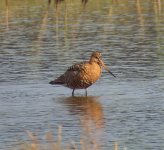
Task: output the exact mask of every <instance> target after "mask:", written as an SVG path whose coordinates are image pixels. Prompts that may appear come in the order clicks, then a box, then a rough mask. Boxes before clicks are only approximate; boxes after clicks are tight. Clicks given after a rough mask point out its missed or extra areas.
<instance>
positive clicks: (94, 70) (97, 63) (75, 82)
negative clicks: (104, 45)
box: [50, 51, 115, 95]
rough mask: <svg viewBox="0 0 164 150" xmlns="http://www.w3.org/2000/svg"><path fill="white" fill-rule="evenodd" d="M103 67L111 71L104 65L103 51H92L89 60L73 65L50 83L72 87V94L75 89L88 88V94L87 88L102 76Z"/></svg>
mask: <svg viewBox="0 0 164 150" xmlns="http://www.w3.org/2000/svg"><path fill="white" fill-rule="evenodd" d="M102 67H104V68H105V69H106V70H107V71H108V72H109V73H111V72H110V71H109V69H107V68H106V66H105V65H104V63H103V61H102V59H101V53H100V52H97V51H96V52H93V53H92V55H91V57H90V60H89V61H86V62H81V63H77V64H74V65H72V66H71V67H69V68H68V69H67V71H66V72H65V73H64V74H63V75H61V76H60V77H58V78H57V79H55V80H53V81H51V82H50V84H59V85H63V86H66V87H68V88H71V89H73V91H72V95H74V90H75V89H86V95H87V88H88V87H89V86H91V85H92V84H93V83H95V82H96V81H97V80H98V79H99V78H100V76H101V72H102ZM111 74H112V73H111ZM112 75H113V74H112ZM113 76H114V75H113ZM114 77H115V76H114Z"/></svg>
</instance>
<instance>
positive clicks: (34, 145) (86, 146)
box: [19, 126, 118, 150]
mask: <svg viewBox="0 0 164 150" xmlns="http://www.w3.org/2000/svg"><path fill="white" fill-rule="evenodd" d="M26 133H27V135H28V137H29V138H30V142H25V143H22V144H21V145H20V147H19V150H101V148H100V147H99V146H98V144H97V143H96V142H95V141H92V142H91V143H90V142H88V141H87V140H86V139H81V140H80V145H77V144H76V143H75V142H74V141H70V142H69V143H65V144H64V145H66V146H63V145H62V127H61V126H59V128H58V136H57V140H56V141H55V140H54V136H53V134H52V132H49V133H47V134H46V135H45V143H46V144H42V143H41V142H40V141H39V140H38V138H37V136H36V135H34V134H33V133H31V132H30V131H26ZM114 150H118V144H117V142H115V143H114Z"/></svg>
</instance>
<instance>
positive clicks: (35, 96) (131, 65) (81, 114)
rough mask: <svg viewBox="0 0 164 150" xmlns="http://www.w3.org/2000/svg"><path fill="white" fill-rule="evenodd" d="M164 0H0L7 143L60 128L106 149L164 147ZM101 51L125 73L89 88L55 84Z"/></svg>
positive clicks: (0, 90) (2, 131)
mask: <svg viewBox="0 0 164 150" xmlns="http://www.w3.org/2000/svg"><path fill="white" fill-rule="evenodd" d="M163 5H164V3H163V2H162V1H158V2H157V1H155V0H154V1H152V0H146V1H144V2H143V1H140V0H137V1H130V2H128V1H121V0H120V1H119V0H118V1H107V0H101V1H100V0H97V1H96V2H93V1H88V3H87V4H86V5H82V4H81V1H70V2H69V1H67V2H62V3H60V4H59V5H58V6H57V7H56V5H55V4H53V3H52V4H50V6H49V7H48V4H47V2H46V1H45V2H43V1H42V2H41V1H39V0H32V1H28V2H27V1H19V0H15V1H8V4H6V3H5V1H4V0H2V2H1V3H0V149H2V150H4V149H12V148H13V147H17V145H18V144H19V143H20V141H27V140H29V139H28V136H27V134H26V132H25V131H26V130H29V131H31V132H34V133H36V134H37V135H38V137H39V139H40V140H41V141H44V138H45V134H46V132H48V131H52V132H53V133H54V135H56V134H57V128H58V125H62V138H63V144H64V143H65V142H67V143H69V141H70V139H72V140H74V141H75V142H77V143H79V141H80V139H81V138H84V139H87V141H96V143H97V145H98V148H99V149H105V150H108V149H113V143H114V142H117V143H118V146H119V148H120V149H134V150H139V149H144V150H146V149H149V150H150V149H158V150H162V149H163V148H164V144H163V143H164V125H163V122H164V102H163V100H164V92H163V91H164V67H163V66H164V61H163V60H164V57H163V56H164V53H163V50H164V42H163V41H164V32H163V31H164V26H163V24H164V19H163V18H164V15H163ZM94 50H99V51H101V52H102V55H103V60H104V62H105V63H106V64H107V66H109V68H110V69H111V71H112V72H113V73H114V74H115V75H116V76H117V78H113V77H112V76H110V75H109V74H108V73H107V72H105V71H103V74H102V77H101V79H100V80H99V81H98V82H97V83H96V84H95V85H93V86H92V87H90V88H89V89H88V95H89V96H88V97H87V98H86V97H84V96H83V95H84V93H85V91H84V90H79V91H75V93H76V97H71V90H70V89H67V88H65V87H61V86H51V85H49V84H48V82H49V81H50V80H52V79H53V78H55V77H58V76H59V75H60V74H61V73H63V72H64V71H65V70H66V69H67V68H68V67H69V66H70V65H72V64H73V63H76V62H80V61H83V60H88V59H89V57H90V54H91V52H92V51H94Z"/></svg>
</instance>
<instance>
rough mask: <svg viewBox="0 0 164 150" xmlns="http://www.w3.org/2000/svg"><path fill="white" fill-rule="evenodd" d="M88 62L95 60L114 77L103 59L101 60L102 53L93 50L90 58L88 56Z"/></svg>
mask: <svg viewBox="0 0 164 150" xmlns="http://www.w3.org/2000/svg"><path fill="white" fill-rule="evenodd" d="M90 62H95V63H97V64H98V65H99V66H101V67H103V68H104V69H105V70H106V71H107V72H108V73H110V74H111V75H112V76H114V77H116V76H115V75H114V74H113V73H112V72H111V71H110V70H109V69H108V68H107V66H106V65H105V64H104V62H103V60H102V55H101V53H100V52H98V51H95V52H93V53H92V55H91V58H90Z"/></svg>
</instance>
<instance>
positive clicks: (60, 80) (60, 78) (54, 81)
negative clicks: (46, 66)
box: [49, 75, 65, 85]
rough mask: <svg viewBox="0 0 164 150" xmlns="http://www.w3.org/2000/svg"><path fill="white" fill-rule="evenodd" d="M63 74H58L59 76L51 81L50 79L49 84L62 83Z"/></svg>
mask: <svg viewBox="0 0 164 150" xmlns="http://www.w3.org/2000/svg"><path fill="white" fill-rule="evenodd" d="M64 83H65V82H64V76H63V75H62V76H60V77H59V78H57V79H55V80H53V81H50V82H49V84H52V85H53V84H64Z"/></svg>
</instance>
